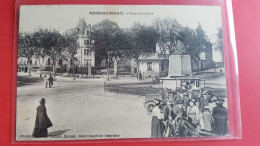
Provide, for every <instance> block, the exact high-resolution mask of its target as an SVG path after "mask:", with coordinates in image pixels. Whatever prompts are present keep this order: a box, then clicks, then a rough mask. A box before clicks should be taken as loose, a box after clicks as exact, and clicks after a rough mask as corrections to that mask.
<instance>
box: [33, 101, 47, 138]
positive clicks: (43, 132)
mask: <svg viewBox="0 0 260 146" xmlns="http://www.w3.org/2000/svg"><path fill="white" fill-rule="evenodd" d="M40 104H41V105H39V106H38V107H37V115H36V120H35V127H34V130H33V134H32V136H33V137H48V130H47V128H49V127H51V126H52V122H51V120H50V119H49V117H48V116H47V112H46V111H47V110H46V107H45V99H44V98H42V99H41V100H40Z"/></svg>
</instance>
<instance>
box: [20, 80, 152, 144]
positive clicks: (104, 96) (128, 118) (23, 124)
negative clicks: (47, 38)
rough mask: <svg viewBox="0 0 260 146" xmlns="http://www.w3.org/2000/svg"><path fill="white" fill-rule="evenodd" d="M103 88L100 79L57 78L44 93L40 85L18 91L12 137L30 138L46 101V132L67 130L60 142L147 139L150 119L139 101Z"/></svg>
mask: <svg viewBox="0 0 260 146" xmlns="http://www.w3.org/2000/svg"><path fill="white" fill-rule="evenodd" d="M103 84H104V79H77V80H75V81H73V80H72V79H71V78H67V79H66V78H58V80H57V82H55V83H54V88H47V89H45V88H44V87H43V82H38V83H35V84H33V85H26V86H22V87H18V88H17V93H18V96H17V123H16V126H17V128H16V137H17V138H18V139H20V140H26V139H27V138H26V136H28V135H31V134H32V131H33V128H34V122H35V116H36V108H37V106H38V105H39V100H40V99H41V98H45V99H46V108H47V114H48V116H49V117H50V119H51V121H52V122H53V125H54V126H53V127H51V128H49V132H54V133H55V132H58V133H59V132H62V131H64V130H68V129H70V130H68V131H67V132H65V133H63V134H62V137H61V138H62V139H83V138H82V137H79V135H85V136H86V135H104V136H105V135H107V134H116V135H120V138H140V137H149V136H150V129H151V128H150V127H151V117H150V116H149V115H148V114H147V113H146V110H145V108H144V106H143V98H142V97H139V96H132V95H124V94H122V95H120V94H114V93H107V92H105V91H104V88H103ZM73 135H75V138H73ZM66 136H69V137H68V138H65V137H66ZM61 138H58V139H61ZM101 138H102V137H101ZM103 138H111V137H103ZM48 139H50V140H55V138H48ZM56 139H57V138H56ZM34 140H35V139H34ZM41 140H42V139H41Z"/></svg>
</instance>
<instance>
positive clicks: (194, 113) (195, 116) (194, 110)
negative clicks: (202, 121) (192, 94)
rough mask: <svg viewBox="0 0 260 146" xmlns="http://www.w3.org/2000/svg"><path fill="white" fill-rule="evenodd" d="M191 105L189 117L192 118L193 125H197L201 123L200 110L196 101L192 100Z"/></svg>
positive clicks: (188, 112)
mask: <svg viewBox="0 0 260 146" xmlns="http://www.w3.org/2000/svg"><path fill="white" fill-rule="evenodd" d="M189 104H190V105H189V106H188V108H187V115H188V117H189V118H191V120H192V123H193V124H195V125H197V123H198V121H199V108H198V107H197V106H196V105H195V100H194V99H192V100H190V103H189Z"/></svg>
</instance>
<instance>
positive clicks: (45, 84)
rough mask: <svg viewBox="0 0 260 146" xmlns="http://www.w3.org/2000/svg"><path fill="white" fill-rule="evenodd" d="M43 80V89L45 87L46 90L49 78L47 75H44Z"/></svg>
mask: <svg viewBox="0 0 260 146" xmlns="http://www.w3.org/2000/svg"><path fill="white" fill-rule="evenodd" d="M43 79H44V87H45V88H48V84H49V82H48V81H49V78H48V77H47V75H44V78H43Z"/></svg>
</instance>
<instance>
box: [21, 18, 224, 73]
mask: <svg viewBox="0 0 260 146" xmlns="http://www.w3.org/2000/svg"><path fill="white" fill-rule="evenodd" d="M72 30H73V29H72ZM72 30H69V31H67V32H65V33H63V34H60V33H59V32H58V31H56V30H49V29H38V30H36V31H35V32H33V33H23V34H19V48H18V57H26V58H27V60H28V62H30V60H32V57H33V56H34V57H35V58H36V59H38V60H39V61H38V62H39V63H41V61H40V59H43V60H44V58H46V56H48V57H50V58H51V60H52V62H53V63H52V64H53V74H54V76H55V68H56V66H55V65H56V62H57V59H58V58H63V59H70V60H72V63H71V65H72V67H73V68H74V60H75V55H76V53H77V49H78V48H79V44H78V41H77V40H78V35H77V34H76V33H75V31H72ZM220 34H222V31H221V32H219V35H220ZM91 40H94V41H93V47H92V50H93V51H94V52H95V55H96V59H100V60H106V67H107V69H109V63H110V62H111V60H112V59H114V60H117V59H118V58H121V57H123V56H124V57H127V58H129V59H134V60H135V61H136V63H137V71H138V72H139V58H140V57H141V56H149V55H150V54H152V53H154V52H155V50H156V44H157V45H158V46H159V48H160V51H161V52H160V53H161V54H163V55H164V57H165V58H166V59H168V57H169V55H171V54H174V53H178V54H189V55H190V56H191V59H192V60H193V61H195V62H197V61H198V60H199V54H200V53H201V52H203V51H205V46H206V44H207V43H209V42H208V37H207V35H206V34H205V32H204V31H203V29H202V26H201V25H200V24H198V26H197V28H196V29H195V30H194V29H192V28H189V27H183V26H181V25H180V24H179V23H178V22H177V21H176V20H175V19H159V18H158V19H155V20H154V22H153V23H152V25H149V26H148V25H143V24H140V23H134V24H133V26H132V27H131V28H128V29H122V28H120V27H119V25H118V24H117V23H116V22H113V21H111V20H107V19H106V20H103V21H101V22H99V23H97V24H95V25H94V26H93V27H92V30H91ZM219 40H220V39H219ZM220 43H222V42H220ZM219 45H221V44H219ZM222 49H223V48H222ZM40 66H42V64H40ZM107 72H108V71H107ZM29 74H30V67H29ZM74 78H75V76H74Z"/></svg>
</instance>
